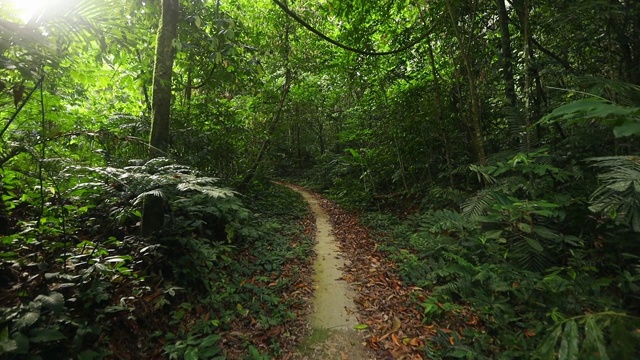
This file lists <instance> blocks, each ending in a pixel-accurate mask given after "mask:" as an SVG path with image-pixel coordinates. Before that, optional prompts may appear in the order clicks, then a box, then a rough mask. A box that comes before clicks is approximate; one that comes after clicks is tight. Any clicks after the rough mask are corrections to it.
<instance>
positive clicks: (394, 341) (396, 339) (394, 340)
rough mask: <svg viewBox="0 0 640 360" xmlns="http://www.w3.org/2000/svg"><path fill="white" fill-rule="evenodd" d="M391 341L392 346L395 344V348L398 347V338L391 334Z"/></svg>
mask: <svg viewBox="0 0 640 360" xmlns="http://www.w3.org/2000/svg"><path fill="white" fill-rule="evenodd" d="M391 340H393V343H394V344H396V345H397V346H400V339H399V338H398V335H396V334H391Z"/></svg>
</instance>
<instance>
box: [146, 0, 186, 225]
mask: <svg viewBox="0 0 640 360" xmlns="http://www.w3.org/2000/svg"><path fill="white" fill-rule="evenodd" d="M161 6H162V16H161V19H160V23H159V26H158V37H157V44H156V55H155V65H154V69H153V95H152V102H151V105H152V114H153V115H152V122H151V136H150V139H149V155H150V157H151V158H154V157H160V156H165V155H166V153H167V150H169V124H170V120H171V74H172V70H173V56H174V51H173V40H174V39H175V38H176V35H177V32H178V12H179V1H178V0H162V5H161ZM164 208H165V204H164V201H163V200H162V198H159V197H156V196H150V197H147V198H146V199H145V202H144V209H143V212H142V227H141V233H142V236H149V235H151V234H153V233H154V232H155V231H157V230H160V228H162V225H163V224H164V213H165V212H164Z"/></svg>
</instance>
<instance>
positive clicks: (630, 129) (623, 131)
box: [613, 122, 640, 138]
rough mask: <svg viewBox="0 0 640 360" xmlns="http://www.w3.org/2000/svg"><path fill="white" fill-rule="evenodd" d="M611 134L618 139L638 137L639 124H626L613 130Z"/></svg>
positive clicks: (639, 133)
mask: <svg viewBox="0 0 640 360" xmlns="http://www.w3.org/2000/svg"><path fill="white" fill-rule="evenodd" d="M613 134H614V135H615V136H616V137H617V138H619V137H624V136H631V135H640V123H638V122H627V123H624V124H622V125H620V126H616V127H614V128H613Z"/></svg>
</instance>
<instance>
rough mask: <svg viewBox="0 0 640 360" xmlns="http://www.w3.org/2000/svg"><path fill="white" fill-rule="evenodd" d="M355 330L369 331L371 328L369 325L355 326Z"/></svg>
mask: <svg viewBox="0 0 640 360" xmlns="http://www.w3.org/2000/svg"><path fill="white" fill-rule="evenodd" d="M353 328H354V329H356V330H367V329H368V328H369V325H367V324H357V325H354V326H353Z"/></svg>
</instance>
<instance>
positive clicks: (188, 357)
mask: <svg viewBox="0 0 640 360" xmlns="http://www.w3.org/2000/svg"><path fill="white" fill-rule="evenodd" d="M184 360H198V349H197V348H192V347H190V348H188V349H187V351H185V352H184Z"/></svg>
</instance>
